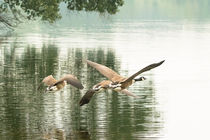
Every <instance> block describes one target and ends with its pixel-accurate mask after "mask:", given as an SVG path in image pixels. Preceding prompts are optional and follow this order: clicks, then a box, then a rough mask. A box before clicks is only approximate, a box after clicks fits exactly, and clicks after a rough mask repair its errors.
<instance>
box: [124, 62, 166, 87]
mask: <svg viewBox="0 0 210 140" xmlns="http://www.w3.org/2000/svg"><path fill="white" fill-rule="evenodd" d="M164 61H165V60H163V61H161V62H159V63H154V64H150V65H148V66H146V67H144V68H143V69H141V70H140V71H138V72H136V73H135V74H133V75H132V76H130V77H128V78H127V79H125V80H124V81H123V82H121V83H126V82H130V81H131V80H133V79H134V78H135V77H136V76H138V75H139V74H141V73H143V72H146V71H149V70H151V69H154V68H156V67H158V66H160V65H161V64H162V63H163V62H164Z"/></svg>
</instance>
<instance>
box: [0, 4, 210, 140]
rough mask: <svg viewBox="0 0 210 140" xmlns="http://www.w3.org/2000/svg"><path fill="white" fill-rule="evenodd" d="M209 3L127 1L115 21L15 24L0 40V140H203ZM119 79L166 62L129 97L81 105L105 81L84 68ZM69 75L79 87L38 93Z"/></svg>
mask: <svg viewBox="0 0 210 140" xmlns="http://www.w3.org/2000/svg"><path fill="white" fill-rule="evenodd" d="M209 9H210V1H208V0H203V1H194V0H193V1H192V0H184V1H178V0H176V1H175V0H170V1H166V0H165V1H164V0H162V1H161V0H156V1H155V0H142V1H139V0H133V1H125V4H124V6H123V7H122V8H121V9H120V12H119V13H118V14H116V15H113V16H103V15H101V16H99V15H98V14H96V13H89V14H88V13H77V12H75V13H74V12H73V13H68V12H67V11H66V10H65V9H62V13H63V17H64V18H63V19H61V20H60V21H57V22H56V23H55V24H53V25H51V24H50V25H49V24H46V23H40V22H30V23H29V22H27V23H23V24H21V25H20V26H19V27H18V28H17V29H16V30H15V31H14V32H12V33H10V34H8V35H7V36H1V37H0V139H1V140H10V139H11V140H12V139H14V140H22V139H31V140H34V139H37V140H40V139H43V140H44V139H73V140H74V139H76V140H88V139H93V140H118V139H119V140H121V139H122V140H151V139H161V140H163V139H170V140H172V139H173V140H176V139H194V140H196V139H208V138H209V135H208V127H209V125H210V119H209V118H210V113H209V111H208V110H209V105H210V103H209V101H208V100H209V97H210V96H209V93H210V87H209V85H210V80H209V79H210V75H209V74H208V73H209V71H210V64H209V62H208V60H210V55H209V54H210V40H209V38H210V16H209V14H208V13H209V12H208V11H209ZM84 59H89V60H92V61H95V62H97V63H100V64H103V65H106V66H108V67H110V68H112V69H113V70H115V71H116V72H118V73H119V74H121V75H122V76H125V77H127V76H129V75H132V74H133V73H135V72H137V71H138V70H139V69H141V68H143V67H144V66H146V65H148V64H151V63H154V62H159V61H160V60H163V59H165V60H166V62H165V63H164V64H163V65H161V66H160V67H158V68H156V69H154V70H152V71H149V72H146V73H144V74H142V75H143V76H145V77H146V78H147V80H145V81H142V82H139V83H135V84H134V85H132V86H131V87H130V88H129V91H131V92H133V93H135V94H136V95H138V96H141V97H142V98H140V99H134V98H132V97H128V96H125V95H123V94H120V93H116V92H108V91H107V92H102V93H100V94H97V95H95V96H94V97H93V99H92V100H91V102H90V103H89V104H87V105H84V106H82V107H80V106H79V104H78V102H79V100H80V99H81V97H82V96H83V95H84V94H85V92H86V91H87V90H88V89H90V88H91V87H92V86H93V85H95V84H97V83H98V82H100V81H102V80H104V79H106V78H105V77H103V76H102V75H100V74H99V73H98V72H97V71H96V70H95V69H93V68H90V67H88V66H87V64H86V63H85V62H84V61H83V60H84ZM65 74H74V75H76V76H77V77H78V79H80V81H81V82H82V84H83V85H84V87H85V88H84V89H83V90H78V89H76V88H74V87H72V86H67V87H66V88H64V90H62V91H59V92H56V93H54V94H50V93H44V89H42V90H41V91H37V87H38V85H39V83H40V82H41V81H42V79H43V78H44V77H45V76H48V75H53V76H54V77H55V78H56V79H59V78H61V77H62V76H64V75H65Z"/></svg>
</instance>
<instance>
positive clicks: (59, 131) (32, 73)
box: [0, 44, 163, 140]
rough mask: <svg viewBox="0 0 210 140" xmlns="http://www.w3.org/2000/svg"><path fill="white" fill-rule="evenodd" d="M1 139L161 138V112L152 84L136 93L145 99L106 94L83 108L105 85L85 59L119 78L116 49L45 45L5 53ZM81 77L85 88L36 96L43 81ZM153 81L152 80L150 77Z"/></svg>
mask: <svg viewBox="0 0 210 140" xmlns="http://www.w3.org/2000/svg"><path fill="white" fill-rule="evenodd" d="M0 51H1V53H3V54H4V56H1V61H0V62H1V66H2V68H1V83H2V85H1V88H0V90H1V92H0V93H1V100H0V108H1V116H0V117H1V118H0V119H1V128H0V132H1V136H0V137H1V138H2V139H34V138H36V139H52V138H54V139H80V140H82V139H86V140H87V139H101V138H105V139H136V138H141V139H147V137H159V136H161V134H160V130H161V128H162V127H163V122H162V117H161V112H159V111H158V110H157V109H156V104H158V103H157V101H156V99H155V96H156V95H155V90H154V86H153V81H152V79H149V80H147V81H145V82H142V83H138V86H136V87H135V88H132V89H131V90H132V91H133V92H134V93H135V94H138V95H140V96H142V97H144V98H142V99H134V98H132V97H127V96H125V95H121V94H118V93H115V92H112V93H109V92H106V93H101V94H98V95H96V96H94V98H93V99H92V100H91V102H90V103H89V104H88V105H85V106H83V107H79V104H78V102H79V100H80V98H81V97H82V95H83V94H84V93H85V91H87V90H88V89H89V88H91V87H92V86H93V85H94V84H96V83H97V82H99V81H101V80H103V79H105V78H104V77H103V76H101V75H100V74H99V73H98V72H96V71H95V70H94V69H93V68H90V67H87V65H86V64H85V63H84V62H82V60H83V59H90V60H92V61H96V62H98V63H101V64H104V65H107V66H109V67H110V68H112V69H114V70H115V71H117V72H118V70H119V69H120V60H119V59H118V58H116V54H115V50H113V49H101V48H96V49H78V48H69V49H67V50H66V51H65V52H63V51H62V52H60V51H59V48H58V47H57V46H55V45H51V44H48V45H46V44H44V45H43V46H42V47H41V48H36V47H33V46H26V47H19V46H17V45H15V44H14V45H13V46H11V47H10V48H8V47H1V49H0ZM67 73H72V74H74V75H76V76H77V77H78V78H79V79H80V80H81V81H82V83H83V84H84V86H85V89H84V90H83V91H80V90H78V89H76V88H74V87H72V86H67V88H65V89H64V90H62V91H60V92H57V93H55V94H43V93H42V92H41V93H40V92H39V91H37V90H36V88H37V87H38V85H39V82H40V81H41V80H42V78H43V77H45V76H46V75H49V74H53V75H54V76H55V77H56V78H59V77H61V76H62V75H64V74H67ZM150 76H152V75H150ZM148 139H149V138H148Z"/></svg>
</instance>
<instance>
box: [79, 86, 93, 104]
mask: <svg viewBox="0 0 210 140" xmlns="http://www.w3.org/2000/svg"><path fill="white" fill-rule="evenodd" d="M94 94H95V90H93V89H90V90H88V91H87V92H86V93H85V95H84V96H83V97H82V99H81V100H80V102H79V105H80V106H83V105H84V104H87V103H89V102H90V100H91V98H92V97H93V95H94Z"/></svg>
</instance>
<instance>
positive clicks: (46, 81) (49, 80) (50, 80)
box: [37, 75, 57, 90]
mask: <svg viewBox="0 0 210 140" xmlns="http://www.w3.org/2000/svg"><path fill="white" fill-rule="evenodd" d="M56 82H57V80H56V79H55V78H53V76H52V75H49V76H47V77H45V78H44V79H43V80H42V82H41V83H40V84H39V86H38V88H37V89H38V90H39V89H40V87H41V85H42V84H43V83H44V84H46V85H47V86H50V85H54V84H55V83H56Z"/></svg>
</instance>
